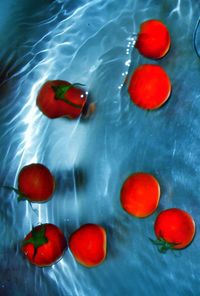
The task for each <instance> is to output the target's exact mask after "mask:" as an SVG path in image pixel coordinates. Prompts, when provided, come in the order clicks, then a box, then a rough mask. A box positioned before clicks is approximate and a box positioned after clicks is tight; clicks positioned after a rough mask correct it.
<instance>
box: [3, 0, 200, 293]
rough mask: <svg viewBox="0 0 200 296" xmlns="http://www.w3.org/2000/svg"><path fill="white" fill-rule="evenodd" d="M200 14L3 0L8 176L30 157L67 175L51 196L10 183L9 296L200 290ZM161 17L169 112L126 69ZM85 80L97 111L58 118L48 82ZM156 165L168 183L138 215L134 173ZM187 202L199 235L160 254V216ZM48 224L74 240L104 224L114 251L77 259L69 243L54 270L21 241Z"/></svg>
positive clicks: (179, 6)
mask: <svg viewBox="0 0 200 296" xmlns="http://www.w3.org/2000/svg"><path fill="white" fill-rule="evenodd" d="M199 14H200V2H199V1H198V0H176V1H172V0H166V1H157V0H149V1H146V0H124V1H121V0H108V1H103V0H93V1H92V0H91V1H87V0H79V1H78V0H73V1H72V0H71V1H64V0H63V1H50V0H43V1H32V0H31V1H25V0H18V1H15V0H9V1H8V0H7V1H5V2H4V1H1V2H0V33H1V34H0V36H1V50H0V94H1V96H0V141H1V146H0V147H1V151H0V152H1V153H0V158H1V166H0V183H1V184H10V185H14V184H16V181H17V175H18V173H19V171H20V169H21V168H22V167H23V166H24V165H25V164H29V163H32V162H41V163H43V164H45V165H46V166H48V167H49V169H50V170H51V171H52V172H53V173H54V175H55V178H56V181H57V189H56V192H55V195H54V197H53V198H52V200H51V201H49V202H48V203H45V204H42V205H38V204H33V205H32V208H31V206H30V205H29V204H28V203H27V202H21V203H17V200H16V196H15V194H14V193H8V192H5V190H1V191H0V198H1V203H0V229H1V232H0V238H1V239H0V295H2V296H11V295H12V296H13V295H15V296H24V295H25V296H37V295H43V296H47V295H48V296H57V295H59V296H122V295H123V296H155V295H160V296H198V295H200V285H199V282H200V268H199V266H200V247H199V246H200V234H199V223H200V214H199V213H200V149H199V143H200V132H199V127H200V83H199V81H200V60H199V57H198V55H197V53H198V50H199V48H200V43H199V40H200V29H198V30H197V31H196V34H195V36H196V43H195V44H196V48H197V52H196V51H195V47H194V42H193V41H194V40H193V37H194V32H195V28H196V25H197V23H198V19H199ZM150 18H158V19H161V20H162V21H163V22H164V23H165V24H166V25H167V27H168V28H169V31H170V33H171V40H172V42H171V44H172V46H171V49H170V52H169V54H168V55H167V56H166V57H165V58H164V59H162V60H160V61H159V62H156V63H159V64H160V65H162V66H163V67H164V68H165V70H166V71H167V73H168V74H169V76H170V78H171V81H172V86H173V91H172V95H171V97H170V99H169V101H168V102H167V103H166V104H165V105H164V106H163V107H162V108H161V109H159V110H157V111H153V112H146V111H144V110H141V109H139V108H137V107H136V106H135V105H133V104H132V103H131V102H130V100H129V97H128V95H127V84H126V83H125V82H124V81H125V77H126V75H127V74H129V76H130V74H131V73H132V71H133V69H134V68H135V67H136V66H137V65H139V64H141V63H151V62H152V61H150V60H148V59H145V58H143V57H141V56H140V55H139V54H138V52H137V51H136V50H135V49H134V48H133V45H134V34H136V33H137V32H138V29H139V25H140V23H141V22H143V21H144V20H146V19H150ZM57 78H59V79H64V80H68V81H71V82H80V83H83V84H85V85H86V86H87V89H88V91H89V93H90V96H91V98H92V100H93V102H95V104H96V113H94V114H93V116H92V117H91V118H90V119H89V120H87V121H82V120H76V121H69V120H67V119H56V120H50V119H48V118H46V117H44V116H43V115H42V113H41V112H40V111H39V109H38V108H37V107H36V105H35V100H36V96H37V92H38V90H39V88H40V87H41V85H42V84H43V82H45V81H46V80H49V79H57ZM135 171H147V172H150V173H152V174H154V175H155V176H156V178H157V179H158V180H159V182H160V185H161V201H160V204H159V208H158V210H157V212H156V213H155V214H153V215H152V216H150V217H149V218H147V219H136V218H133V217H131V216H129V215H128V214H126V213H125V212H124V211H123V210H122V209H121V206H120V202H119V193H120V188H121V186H122V183H123V181H124V179H125V178H126V177H127V176H128V175H129V174H131V173H132V172H135ZM170 207H180V208H182V209H184V210H186V211H188V212H189V213H190V214H191V215H192V216H193V217H194V219H195V222H196V226H197V233H196V236H195V239H194V241H193V243H192V244H191V245H190V246H189V247H188V248H186V249H184V250H182V251H180V252H176V253H170V252H169V253H167V254H164V255H163V254H160V253H158V252H157V250H156V248H155V247H154V246H153V245H151V244H150V242H149V239H148V237H154V232H153V224H154V221H155V218H156V215H157V213H158V212H159V211H160V210H162V209H166V208H170ZM44 222H50V223H54V224H56V225H57V226H59V227H60V228H61V229H62V230H63V232H64V233H65V234H66V236H67V237H69V235H70V234H71V233H72V232H73V231H74V230H75V229H77V228H78V227H79V226H80V225H81V224H84V223H88V222H91V223H98V224H101V225H103V226H104V227H105V228H106V230H107V235H108V253H107V258H106V260H105V262H104V263H103V264H101V265H100V266H98V267H96V268H93V269H87V268H85V267H83V266H81V265H79V264H78V263H77V262H76V261H75V260H74V258H73V256H72V254H71V253H70V251H69V250H68V251H67V252H66V253H65V255H64V257H63V259H62V260H60V261H59V262H58V263H57V264H56V265H54V266H53V267H48V268H37V267H34V266H32V265H30V264H29V263H28V262H27V261H26V260H25V259H24V257H23V256H22V254H21V251H20V242H21V240H22V239H23V238H24V236H25V235H26V234H27V233H28V232H29V231H30V229H31V227H32V225H37V224H39V223H44Z"/></svg>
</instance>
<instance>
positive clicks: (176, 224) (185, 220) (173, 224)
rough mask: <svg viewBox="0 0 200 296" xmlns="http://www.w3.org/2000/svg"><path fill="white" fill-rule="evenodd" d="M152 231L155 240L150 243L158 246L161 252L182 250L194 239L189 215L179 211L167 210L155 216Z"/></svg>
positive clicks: (192, 224) (175, 209)
mask: <svg viewBox="0 0 200 296" xmlns="http://www.w3.org/2000/svg"><path fill="white" fill-rule="evenodd" d="M154 231H155V234H156V236H157V240H156V241H153V240H152V242H154V243H155V244H156V245H158V246H159V248H160V249H159V250H160V251H161V252H165V251H167V250H168V249H182V248H185V247H186V246H188V245H189V244H190V243H191V241H192V240H193V238H194V235H195V222H194V220H193V218H192V217H191V215H189V214H188V213H187V212H185V211H183V210H181V209H177V208H172V209H167V210H164V211H162V212H160V214H159V215H158V216H157V218H156V221H155V224H154Z"/></svg>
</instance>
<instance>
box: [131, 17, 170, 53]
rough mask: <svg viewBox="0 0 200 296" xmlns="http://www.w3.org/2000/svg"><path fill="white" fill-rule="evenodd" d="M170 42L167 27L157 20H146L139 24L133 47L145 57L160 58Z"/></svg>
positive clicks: (167, 49)
mask: <svg viewBox="0 0 200 296" xmlns="http://www.w3.org/2000/svg"><path fill="white" fill-rule="evenodd" d="M170 43H171V41H170V34H169V31H168V29H167V27H166V26H165V25H164V24H163V23H162V22H161V21H159V20H148V21H145V22H144V23H142V24H141V26H140V32H139V34H138V38H137V41H136V44H135V47H136V48H137V49H138V51H139V53H140V54H142V55H143V56H145V57H147V58H151V59H160V58H162V57H164V56H165V55H166V54H167V52H168V51H169V48H170Z"/></svg>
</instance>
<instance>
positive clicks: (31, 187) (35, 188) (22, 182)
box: [4, 163, 55, 202]
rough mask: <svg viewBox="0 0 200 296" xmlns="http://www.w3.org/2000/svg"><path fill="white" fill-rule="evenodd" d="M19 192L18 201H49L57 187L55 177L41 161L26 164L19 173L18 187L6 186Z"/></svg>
mask: <svg viewBox="0 0 200 296" xmlns="http://www.w3.org/2000/svg"><path fill="white" fill-rule="evenodd" d="M4 188H5V189H9V190H14V191H15V192H16V193H17V194H18V201H20V200H28V201H30V202H45V201H48V200H49V199H50V198H51V196H52V194H53V192H54V189H55V181H54V177H53V175H52V174H51V172H50V171H49V169H48V168H47V167H45V166H44V165H43V164H40V163H32V164H29V165H26V166H24V167H23V168H22V169H21V171H20V173H19V175H18V188H17V189H16V188H14V187H11V186H4Z"/></svg>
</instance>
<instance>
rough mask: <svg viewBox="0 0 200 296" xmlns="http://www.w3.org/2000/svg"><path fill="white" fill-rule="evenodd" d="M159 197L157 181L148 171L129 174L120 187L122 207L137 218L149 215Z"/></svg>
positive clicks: (156, 204)
mask: <svg viewBox="0 0 200 296" xmlns="http://www.w3.org/2000/svg"><path fill="white" fill-rule="evenodd" d="M159 199H160V186H159V183H158V181H157V180H156V179H155V177H153V176H152V175H150V174H148V173H135V174H133V175H131V176H129V177H128V178H127V179H126V181H125V182H124V184H123V186H122V189H121V205H122V207H123V209H124V210H125V211H126V212H127V213H129V214H131V215H133V216H135V217H138V218H144V217H147V216H149V215H151V214H152V213H153V212H154V211H155V210H156V208H157V206H158V203H159Z"/></svg>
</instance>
